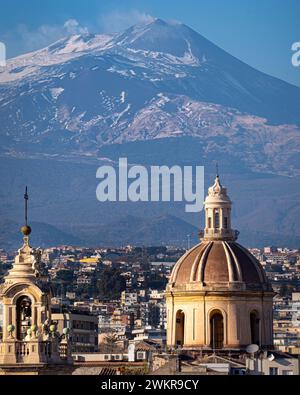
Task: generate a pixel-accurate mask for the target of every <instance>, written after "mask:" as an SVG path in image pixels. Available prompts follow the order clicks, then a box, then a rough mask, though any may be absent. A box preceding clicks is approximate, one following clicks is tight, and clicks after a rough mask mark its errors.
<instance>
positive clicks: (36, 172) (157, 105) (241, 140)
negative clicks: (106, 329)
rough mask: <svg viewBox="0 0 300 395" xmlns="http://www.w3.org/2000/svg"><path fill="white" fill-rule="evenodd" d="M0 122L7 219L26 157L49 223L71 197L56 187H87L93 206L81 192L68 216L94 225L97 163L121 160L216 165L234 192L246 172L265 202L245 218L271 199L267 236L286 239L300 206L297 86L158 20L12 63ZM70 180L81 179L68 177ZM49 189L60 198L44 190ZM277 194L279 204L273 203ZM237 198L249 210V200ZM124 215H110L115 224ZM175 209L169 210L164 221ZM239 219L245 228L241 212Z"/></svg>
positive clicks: (243, 184)
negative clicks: (42, 193)
mask: <svg viewBox="0 0 300 395" xmlns="http://www.w3.org/2000/svg"><path fill="white" fill-rule="evenodd" d="M0 122H1V129H0V158H1V159H3V163H4V164H5V166H7V168H6V170H7V171H8V172H9V174H10V175H11V178H12V180H14V181H11V180H9V179H8V178H7V177H6V175H5V174H4V173H2V172H1V185H2V186H1V190H0V193H1V195H2V196H4V207H3V215H4V216H7V217H8V216H9V217H10V218H12V219H13V220H15V221H17V219H18V218H16V213H14V211H13V210H12V207H11V202H12V201H15V197H14V194H16V193H19V190H22V189H23V185H22V183H23V182H24V175H23V177H20V169H18V166H19V165H20V164H21V163H22V165H25V164H27V163H29V162H28V161H31V160H32V162H30V163H31V164H30V169H31V170H30V171H31V173H30V174H27V175H26V172H25V177H26V178H27V177H29V176H30V175H32V176H34V177H37V179H39V177H41V178H47V177H50V175H51V183H49V182H48V183H44V180H43V179H40V188H45V195H47V194H49V195H50V196H52V201H51V221H52V220H53V225H55V226H56V225H57V226H58V225H60V223H61V218H62V216H61V215H62V213H63V214H64V215H69V212H68V210H67V209H65V210H63V209H62V208H61V205H66V207H67V205H68V204H69V200H68V199H70V196H69V191H68V189H67V187H66V186H64V185H63V183H65V184H66V185H67V186H68V188H71V189H72V188H75V187H74V185H75V186H76V188H75V189H76V191H78V190H79V192H80V189H77V186H78V184H80V183H81V184H82V185H84V187H85V189H86V191H87V192H86V196H87V197H88V199H89V200H86V199H85V198H84V197H83V196H81V195H80V196H79V197H78V199H79V200H78V201H79V203H78V206H76V212H77V214H78V215H79V212H84V213H86V215H87V217H88V218H89V221H90V224H92V225H97V221H99V218H101V215H100V213H101V208H98V207H96V206H95V204H94V201H93V200H92V199H95V188H96V186H95V185H96V180H95V173H96V166H97V165H100V164H103V163H111V164H115V163H117V159H118V158H117V157H116V153H117V154H118V155H119V156H124V155H127V156H128V162H129V163H141V164H144V163H145V162H147V164H152V165H155V164H158V163H159V164H164V163H167V164H169V163H170V164H178V165H184V164H187V163H192V164H196V163H197V165H204V166H206V167H207V168H208V171H207V174H206V181H207V182H208V179H209V180H210V181H211V176H212V174H211V169H210V167H211V163H212V162H213V161H214V160H216V159H218V160H219V162H220V164H221V167H223V168H224V169H225V168H226V176H227V175H229V174H232V175H233V177H238V182H239V183H240V184H239V185H240V189H241V190H247V188H248V184H247V182H248V180H247V177H248V175H249V174H250V175H251V185H252V188H253V189H254V191H256V193H257V195H258V194H260V199H261V201H260V200H259V199H258V197H257V198H256V197H255V204H256V205H257V207H254V204H253V202H250V205H251V207H252V208H253V212H258V213H260V215H263V214H264V212H265V210H266V203H265V201H268V199H269V196H270V193H271V194H272V199H275V200H276V201H275V202H273V210H274V214H273V215H272V216H270V217H272V219H270V220H269V221H268V227H269V228H268V229H267V232H269V233H270V234H272V232H273V233H274V234H280V227H281V223H282V224H283V225H282V226H283V229H284V230H283V232H284V233H283V234H285V235H288V234H289V232H290V234H292V233H293V232H294V231H295V230H297V229H299V225H300V223H299V219H298V215H296V214H295V215H293V218H291V216H290V215H289V213H288V210H289V209H291V208H292V207H294V208H293V213H297V212H298V210H299V209H300V206H299V203H298V201H297V196H298V195H297V194H298V190H297V185H298V184H299V183H298V181H297V180H298V177H299V175H300V160H299V159H300V154H299V148H300V88H299V87H296V86H293V85H291V84H288V83H286V82H284V81H281V80H279V79H276V78H274V77H270V76H268V75H266V74H264V73H262V72H259V71H257V70H255V69H254V68H253V67H250V66H248V65H246V64H245V63H243V62H241V61H240V60H238V59H237V58H235V57H232V56H231V55H230V54H227V53H226V52H225V51H224V50H222V49H220V48H219V47H217V46H216V45H215V44H213V43H211V42H209V40H207V39H206V38H204V37H202V36H201V35H199V33H197V32H195V31H193V30H192V29H190V28H189V27H187V26H185V25H183V24H179V23H178V24H169V23H166V22H164V21H160V20H155V21H153V22H150V23H148V24H147V25H143V26H140V25H139V26H135V27H132V28H129V29H127V30H126V31H125V32H122V33H120V34H113V35H105V36H103V35H85V36H78V35H77V36H72V37H71V38H67V39H62V40H59V41H58V42H56V43H54V44H52V45H50V46H49V47H47V48H45V49H42V50H40V51H36V52H34V53H31V54H27V55H22V56H21V57H19V58H16V59H12V60H9V61H8V65H7V68H6V70H4V71H1V72H0ZM149 150H150V151H149ZM179 151H180V152H179ZM5 159H11V160H7V161H6V160H5ZM19 159H22V160H23V161H20V160H19ZM41 159H42V160H43V162H42V165H41V161H40V160H41ZM58 162H64V163H65V166H64V167H63V168H62V167H60V165H59V164H58ZM33 163H34V164H35V165H33ZM81 164H86V165H87V166H85V167H82V168H81V167H80V165H81ZM39 166H41V168H39ZM54 168H55V169H59V174H56V173H54V172H53V169H54ZM25 170H26V169H25ZM27 171H29V169H27ZM77 171H79V175H78V176H77V173H76V172H77ZM75 174H76V176H77V177H78V180H74V181H73V182H70V181H69V178H70V177H72V176H73V177H74V175H75ZM267 174H270V175H273V176H274V179H273V180H272V183H270V190H267V189H266V188H262V185H261V178H263V179H265V178H266V177H267V176H266V175H267ZM282 176H284V177H282ZM55 177H57V179H55ZM29 178H30V177H29ZM86 179H88V180H89V182H90V185H88V184H87V182H86ZM291 179H292V180H294V184H295V185H292V183H291V182H290V180H291ZM210 181H209V182H210ZM28 182H29V183H30V179H28ZM235 182H236V181H235ZM268 182H269V180H268ZM280 183H281V184H282V187H279V185H280ZM34 184H35V188H36V193H38V185H36V182H34ZM50 184H51V186H50ZM56 184H57V186H56ZM228 184H229V183H228ZM271 184H272V185H271ZM53 187H54V188H55V187H56V189H60V190H61V191H62V192H61V193H62V194H64V195H65V196H62V197H59V198H56V197H55V196H53V195H51V193H52V190H51V188H53ZM228 187H230V185H228ZM93 188H94V189H93ZM279 188H283V189H284V190H285V196H284V199H285V200H284V199H283V197H281V196H280V198H278V199H277V197H276V196H273V195H274V194H275V195H276V194H277V193H278V190H279ZM270 191H271V192H270ZM6 195H8V196H9V198H8V199H6V198H5V196H6ZM67 197H68V198H67ZM53 199H54V200H53ZM237 199H241V202H240V206H238V207H243V209H245V208H246V207H247V206H246V204H245V201H246V200H247V196H246V195H245V194H243V195H242V196H237ZM43 203H44V204H47V200H46V198H43ZM72 204H73V201H72ZM74 204H75V203H74ZM55 205H56V206H55ZM54 206H55V208H54ZM283 206H285V208H283ZM92 207H93V210H95V215H93V214H94V212H92V211H91V210H92ZM122 209H123V208H122V207H121V206H120V207H118V208H117V209H116V210H111V211H109V212H110V215H111V216H112V221H114V219H115V218H116V217H118V215H119V213H120V212H122ZM173 209H174V210H175V211H174V212H172V210H173ZM153 210H154V208H153ZM155 210H156V209H155ZM163 210H164V209H163V208H157V214H158V215H159V212H160V213H161V212H163ZM178 210H179V209H178V208H176V209H175V208H173V206H172V207H171V205H170V213H171V214H172V213H173V214H175V215H177V214H178V213H179V211H178ZM58 212H59V213H61V214H60V215H59V214H57V213H58ZM128 212H130V213H133V212H134V209H132V208H130V209H128ZM38 214H39V215H38ZM240 215H241V216H242V217H243V218H241V223H244V224H245V223H246V221H245V219H244V218H246V214H244V213H243V212H241V213H240ZM36 216H37V217H43V216H45V218H46V219H45V222H47V221H48V217H49V216H50V214H49V213H48V212H47V211H45V210H44V209H43V208H40V209H39V210H38V209H37V210H36ZM68 218H69V217H68ZM285 218H287V220H289V223H290V230H289V227H288V222H287V221H285ZM68 220H69V219H68ZM71 220H73V219H72V218H71ZM265 220H266V218H265ZM188 222H189V221H188ZM250 223H251V224H250V231H251V232H254V231H255V229H259V232H262V229H261V228H260V227H261V223H260V221H259V219H253V218H251V219H250ZM73 225H74V227H79V228H80V227H85V226H86V227H87V228H88V226H89V224H80V223H78V222H77V223H74V224H72V226H73ZM278 232H279V233H278ZM75 233H76V231H75ZM276 237H277V236H276ZM257 239H258V240H259V236H257Z"/></svg>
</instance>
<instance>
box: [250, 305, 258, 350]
mask: <svg viewBox="0 0 300 395" xmlns="http://www.w3.org/2000/svg"><path fill="white" fill-rule="evenodd" d="M250 330H251V344H257V345H258V346H259V345H260V320H259V314H258V312H257V311H251V313H250Z"/></svg>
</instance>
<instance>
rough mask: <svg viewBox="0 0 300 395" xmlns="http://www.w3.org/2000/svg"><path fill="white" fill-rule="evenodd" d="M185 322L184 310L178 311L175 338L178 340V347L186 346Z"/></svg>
mask: <svg viewBox="0 0 300 395" xmlns="http://www.w3.org/2000/svg"><path fill="white" fill-rule="evenodd" d="M184 321H185V315H184V312H183V311H182V310H179V311H177V314H176V329H175V331H176V332H175V338H176V345H177V346H183V344H184Z"/></svg>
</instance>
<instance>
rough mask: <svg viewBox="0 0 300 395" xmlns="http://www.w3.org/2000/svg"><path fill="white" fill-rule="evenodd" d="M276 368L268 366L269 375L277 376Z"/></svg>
mask: <svg viewBox="0 0 300 395" xmlns="http://www.w3.org/2000/svg"><path fill="white" fill-rule="evenodd" d="M277 375H278V368H270V376H277Z"/></svg>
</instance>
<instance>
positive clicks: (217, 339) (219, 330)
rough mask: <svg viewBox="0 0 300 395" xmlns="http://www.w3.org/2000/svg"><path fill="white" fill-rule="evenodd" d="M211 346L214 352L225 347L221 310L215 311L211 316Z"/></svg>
mask: <svg viewBox="0 0 300 395" xmlns="http://www.w3.org/2000/svg"><path fill="white" fill-rule="evenodd" d="M210 346H211V348H212V349H213V350H219V349H221V348H223V347H224V320H223V314H222V313H221V311H220V310H214V311H213V312H212V313H211V316H210Z"/></svg>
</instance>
